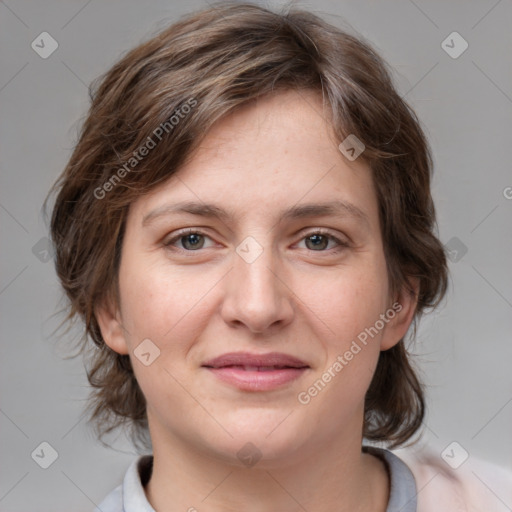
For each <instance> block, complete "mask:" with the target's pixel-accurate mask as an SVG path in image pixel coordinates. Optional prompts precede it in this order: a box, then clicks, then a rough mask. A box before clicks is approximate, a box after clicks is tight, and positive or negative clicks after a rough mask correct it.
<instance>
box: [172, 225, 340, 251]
mask: <svg viewBox="0 0 512 512" xmlns="http://www.w3.org/2000/svg"><path fill="white" fill-rule="evenodd" d="M187 235H200V236H205V237H208V238H210V237H209V236H208V234H206V233H204V232H203V231H201V230H198V229H192V228H189V229H184V230H181V231H179V232H178V233H177V234H176V235H175V236H173V237H172V238H171V239H169V240H167V241H165V242H164V244H163V245H164V246H165V247H166V248H169V249H171V248H172V245H173V244H174V243H175V242H177V241H178V240H180V239H181V238H183V237H185V236H187ZM314 235H321V236H325V237H327V238H328V239H329V240H332V241H334V242H336V243H337V244H338V247H336V248H334V249H330V250H321V251H314V250H313V249H308V250H309V251H311V252H318V253H325V252H332V253H335V254H336V253H338V252H341V251H342V250H343V249H346V248H348V247H349V243H348V242H346V241H344V240H340V239H339V238H337V237H335V236H334V235H332V234H331V233H330V232H329V231H327V230H325V229H322V228H318V229H316V230H314V231H311V232H308V233H306V234H305V235H303V236H302V238H301V241H302V240H304V239H306V238H309V237H312V236H314ZM173 249H175V250H178V251H181V252H187V253H194V252H199V251H200V249H197V250H195V251H194V250H189V249H183V248H181V247H174V248H173Z"/></svg>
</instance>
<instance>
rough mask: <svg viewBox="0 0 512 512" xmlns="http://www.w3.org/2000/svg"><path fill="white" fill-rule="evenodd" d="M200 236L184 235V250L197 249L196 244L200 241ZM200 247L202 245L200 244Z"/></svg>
mask: <svg viewBox="0 0 512 512" xmlns="http://www.w3.org/2000/svg"><path fill="white" fill-rule="evenodd" d="M201 236H202V235H198V234H194V233H192V234H190V235H186V236H185V237H184V239H185V243H184V244H183V245H184V247H185V248H187V249H188V248H192V249H194V248H197V247H198V243H199V242H200V241H201V239H200V238H201ZM187 245H191V247H187ZM201 245H202V244H201Z"/></svg>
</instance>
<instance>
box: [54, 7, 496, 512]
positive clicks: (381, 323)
mask: <svg viewBox="0 0 512 512" xmlns="http://www.w3.org/2000/svg"><path fill="white" fill-rule="evenodd" d="M431 171H432V160H431V155H430V150H429V147H428V143H427V141H426V139H425V136H424V134H423V132H422V130H421V128H420V126H419V123H418V120H417V118H416V116H415V114H414V113H413V112H412V111H411V109H410V108H409V107H408V106H407V104H406V103H405V102H404V101H403V100H402V99H401V97H400V96H399V95H398V93H397V92H396V90H395V89H394V86H393V84H392V81H391V79H390V75H389V73H388V71H387V68H386V65H385V64H384V63H383V61H382V60H381V58H380V57H379V56H378V55H377V54H376V53H375V52H374V51H373V50H372V49H371V48H370V47H369V46H368V45H367V44H365V43H363V42H362V41H360V40H358V39H356V38H354V37H353V36H350V35H348V34H346V33H344V32H342V31H340V30H339V29H337V28H335V27H333V26H331V25H329V24H327V23H326V22H324V21H322V20H321V19H320V18H318V17H316V16H314V15H312V14H310V13H307V12H305V11H300V10H291V11H288V12H286V13H284V14H276V13H273V12H271V11H269V10H267V9H265V8H262V7H258V6H255V5H251V4H229V3H228V4H224V3H223V4H216V5H215V6H213V7H212V8H208V9H205V10H203V11H201V12H199V13H196V14H194V15H191V16H189V17H187V18H185V19H183V20H181V21H179V22H178V23H176V24H174V25H172V26H170V27H169V28H167V29H165V30H164V31H163V32H161V33H160V34H158V35H157V36H155V37H153V38H152V39H150V40H149V41H147V42H146V43H144V44H142V45H140V46H138V47H137V48H135V49H134V50H132V51H131V52H129V53H128V54H127V55H126V56H125V57H124V58H123V59H122V60H121V61H119V62H118V63H117V64H116V65H114V66H113V68H112V69H111V70H109V72H108V73H106V75H105V76H104V77H103V80H102V81H101V83H100V84H99V85H98V87H96V88H95V91H94V92H93V101H92V105H91V109H90V112H89V115H88V117H87V120H86V122H85V124H84V127H83V130H82V134H81V137H80V140H79V142H78V144H77V146H76V148H75V150H74V153H73V155H72V157H71V159H70V162H69V164H68V165H67V167H66V169H65V171H64V173H63V175H62V176H61V179H60V180H59V182H58V183H57V185H56V190H57V192H58V195H57V199H56V204H55V208H54V211H53V217H52V226H51V229H52V238H53V241H54V244H55V249H56V265H57V271H58V274H59V277H60V279H61V282H62V284H63V287H64V289H65V290H66V292H67V295H68V297H69V299H70V303H71V309H70V318H71V317H74V316H75V315H78V316H80V317H81V318H82V319H83V320H84V322H85V326H86V333H85V334H86V336H90V338H92V340H93V341H94V343H95V346H94V350H93V352H92V353H91V356H92V360H91V368H90V372H89V373H88V377H89V381H90V383H91V384H92V385H93V386H94V387H95V388H96V391H95V393H94V394H93V395H92V396H91V402H90V410H91V413H92V414H91V419H92V420H93V421H94V422H95V425H96V427H97V431H98V433H99V434H100V435H102V434H104V433H106V432H109V431H111V430H112V429H114V428H116V427H118V426H121V425H123V424H127V425H130V426H131V427H132V428H133V439H134V442H135V443H137V442H142V444H143V445H144V446H145V447H146V448H150V447H151V450H152V455H144V456H141V457H139V458H138V459H136V460H135V461H134V462H133V464H132V465H131V466H130V468H129V469H128V471H127V473H126V477H125V479H124V482H123V484H122V485H121V486H119V487H118V488H116V489H115V490H114V491H112V493H110V494H109V496H107V497H106V498H105V500H104V501H103V502H102V503H101V504H100V505H99V506H98V510H102V511H103V512H107V511H121V510H125V511H127V512H129V511H136V510H137V511H151V510H157V511H158V512H170V511H175V510H189V511H193V510H199V511H201V510H209V511H221V510H222V511H226V510H246V511H260V510H264V511H268V510H280V511H298V510H308V511H315V512H327V511H329V512H331V511H333V510H337V511H354V510H358V511H373V512H375V511H377V512H384V511H388V512H390V511H395V510H396V511H398V510H401V511H403V512H405V511H411V512H412V511H416V510H420V511H427V510H428V511H431V510H432V511H433V510H436V511H437V510H441V509H442V510H456V508H455V507H456V506H462V505H461V504H464V506H467V507H469V506H474V507H480V506H482V507H485V506H487V504H488V503H489V502H485V497H484V498H482V499H484V501H483V502H482V503H483V504H477V502H478V500H481V498H480V497H470V496H469V495H468V491H467V489H466V484H465V482H464V481H463V479H460V478H455V476H454V475H455V473H454V472H453V473H449V472H447V474H443V472H442V471H441V470H442V469H443V468H442V466H439V467H436V466H435V464H428V463H426V462H424V463H421V464H416V463H413V462H410V463H409V464H406V463H405V462H404V461H403V460H401V459H400V458H399V457H398V456H397V455H395V454H394V453H392V452H391V451H390V450H388V449H383V448H376V447H375V446H372V447H370V446H369V445H368V442H374V443H373V444H375V442H383V443H384V444H385V445H386V446H387V447H388V448H395V447H398V446H400V445H404V444H405V443H406V442H407V441H409V440H411V439H413V437H414V435H415V434H416V433H418V432H419V429H420V427H421V423H422V419H423V416H424V395H423V390H422V385H421V383H420V382H419V380H418V378H417V376H416V373H415V371H414V369H413V367H412V365H411V363H410V361H409V356H408V353H407V351H406V349H405V346H404V338H405V336H406V334H407V333H408V331H409V328H410V326H411V324H412V325H413V327H414V326H415V322H416V321H417V320H418V319H419V317H420V315H421V314H422V313H423V312H424V311H425V310H426V309H428V308H433V307H435V306H437V305H438V304H439V302H440V301H441V299H442V298H443V296H444V294H445V292H446V288H447V265H446V258H445V254H444V250H443V247H442V244H441V243H440V241H439V240H438V238H437V237H436V235H435V233H434V230H435V225H436V224H435V210H434V206H433V202H432V197H431V193H430V178H431ZM86 346H87V337H84V345H83V349H84V350H85V348H86ZM148 433H149V439H147V434H148ZM363 440H366V443H365V444H363ZM434 476H436V477H437V480H436V481H435V482H434V483H432V479H433V477H434ZM439 496H442V500H444V501H443V502H442V503H441V501H440V500H439ZM478 503H480V502H478ZM440 506H441V508H439V507H440ZM492 506H494V507H498V506H499V503H497V504H496V503H494V502H493V504H492ZM443 507H445V508H443ZM483 509H484V508H482V510H483ZM495 509H496V510H498V508H495ZM475 510H480V508H475ZM489 510H490V509H489ZM493 510H494V509H493ZM500 510H501V509H500ZM503 510H506V509H503Z"/></svg>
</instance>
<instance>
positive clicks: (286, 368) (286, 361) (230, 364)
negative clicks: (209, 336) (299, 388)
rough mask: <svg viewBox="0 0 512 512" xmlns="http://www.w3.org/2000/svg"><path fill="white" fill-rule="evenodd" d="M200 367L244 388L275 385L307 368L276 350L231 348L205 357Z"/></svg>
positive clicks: (302, 363)
mask: <svg viewBox="0 0 512 512" xmlns="http://www.w3.org/2000/svg"><path fill="white" fill-rule="evenodd" d="M203 367H205V368H207V369H208V370H209V371H211V372H212V373H213V374H214V375H215V376H216V377H218V378H219V379H220V380H222V381H224V382H227V383H229V384H231V385H233V386H236V387H237V388H239V389H242V390H245V391H268V390H271V389H275V388H277V387H280V386H283V385H284V384H287V383H289V382H291V381H293V380H295V379H297V378H299V377H300V376H301V375H302V374H303V373H304V372H305V371H306V370H307V369H308V368H309V366H308V365H307V364H306V363H305V362H304V361H302V360H300V359H298V358H296V357H293V356H289V355H287V354H280V353H277V352H271V353H268V354H250V353H248V352H232V353H229V354H224V355H222V356H219V357H216V358H214V359H212V360H210V361H207V362H206V363H204V364H203ZM270 367H274V368H273V369H270Z"/></svg>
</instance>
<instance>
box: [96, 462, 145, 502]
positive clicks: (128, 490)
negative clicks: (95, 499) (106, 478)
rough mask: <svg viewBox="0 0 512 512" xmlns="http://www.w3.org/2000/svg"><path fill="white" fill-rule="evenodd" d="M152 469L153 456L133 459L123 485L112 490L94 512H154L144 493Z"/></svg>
mask: <svg viewBox="0 0 512 512" xmlns="http://www.w3.org/2000/svg"><path fill="white" fill-rule="evenodd" d="M152 467H153V456H152V455H141V456H138V457H137V458H135V459H133V460H132V462H131V464H130V466H129V467H128V469H127V471H126V473H125V476H124V479H123V483H122V484H121V485H119V486H117V487H116V488H115V489H114V490H112V491H111V492H110V493H109V494H108V495H107V496H106V497H105V498H104V499H103V501H102V502H101V503H100V504H99V505H97V506H96V508H95V509H94V511H93V512H154V510H153V508H152V507H151V505H150V504H149V502H148V501H147V498H146V495H145V492H144V485H145V484H146V482H147V481H148V480H149V477H150V475H151V471H152Z"/></svg>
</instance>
